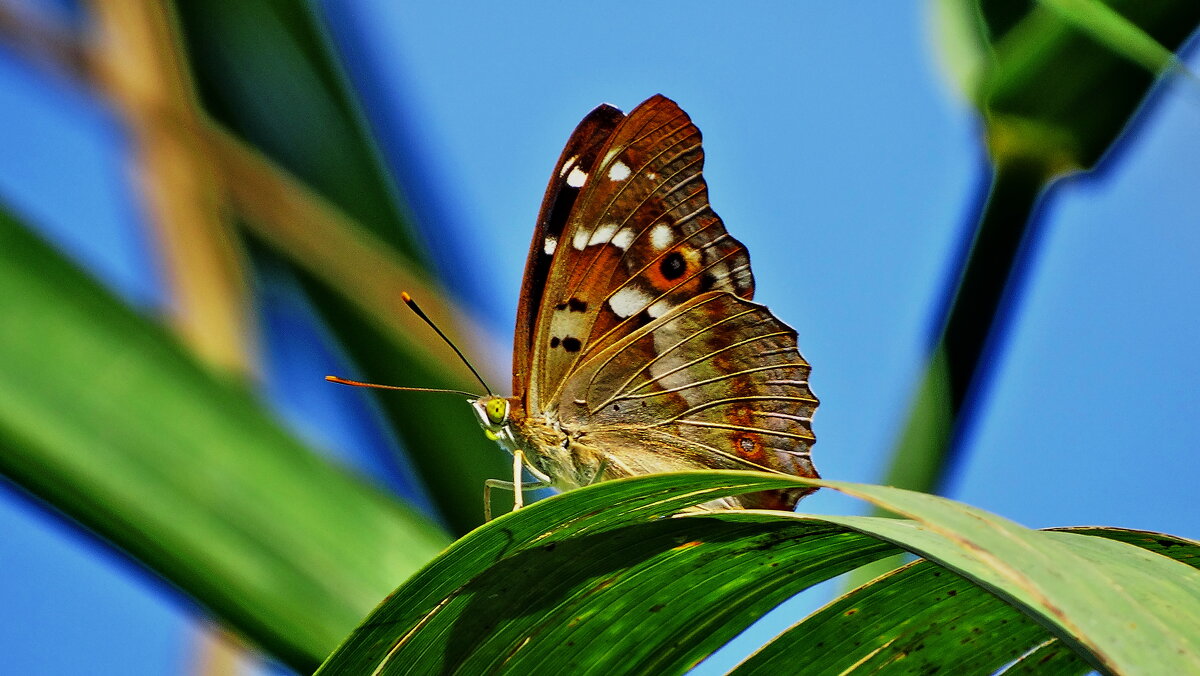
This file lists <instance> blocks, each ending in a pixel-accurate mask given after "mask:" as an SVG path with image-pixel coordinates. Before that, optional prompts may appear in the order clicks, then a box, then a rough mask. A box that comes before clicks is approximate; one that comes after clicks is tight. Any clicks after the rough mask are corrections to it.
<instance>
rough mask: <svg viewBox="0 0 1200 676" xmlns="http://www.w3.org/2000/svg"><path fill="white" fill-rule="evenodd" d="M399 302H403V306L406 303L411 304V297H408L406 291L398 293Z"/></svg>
mask: <svg viewBox="0 0 1200 676" xmlns="http://www.w3.org/2000/svg"><path fill="white" fill-rule="evenodd" d="M400 300H402V301H404V302H405V304H408V303H411V302H412V296H410V295H408V292H407V291H401V292H400Z"/></svg>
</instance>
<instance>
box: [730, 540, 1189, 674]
mask: <svg viewBox="0 0 1200 676" xmlns="http://www.w3.org/2000/svg"><path fill="white" fill-rule="evenodd" d="M1064 530H1066V531H1067V532H1074V533H1079V534H1085V535H1094V536H1096V537H1106V538H1110V539H1114V540H1119V541H1121V542H1127V543H1129V544H1133V545H1137V546H1140V547H1143V548H1144V549H1148V550H1150V551H1154V552H1157V553H1161V554H1163V555H1165V556H1168V557H1170V558H1173V559H1175V560H1177V561H1181V562H1183V563H1186V564H1188V565H1191V566H1192V567H1193V568H1194V567H1197V566H1198V565H1200V558H1198V556H1200V544H1198V543H1195V542H1191V541H1188V540H1184V539H1182V538H1175V537H1172V536H1165V535H1162V534H1159V533H1149V532H1145V531H1130V530H1125V529H1119V528H1076V529H1064ZM1035 647H1036V648H1035ZM1031 648H1033V650H1032V652H1031ZM1018 658H1020V659H1019V660H1018V662H1017V664H1016V665H1014V666H1013V667H1012V668H1010V669H1009V670H1006V671H1005V673H1026V672H1028V673H1054V674H1057V673H1064V674H1074V673H1087V672H1088V671H1090V670H1091V666H1089V665H1088V664H1087V663H1086V662H1084V661H1083V660H1081V659H1080V658H1079V657H1078V656H1077V655H1076V653H1075V652H1074V651H1073V650H1071V649H1070V648H1068V647H1066V646H1064V645H1063V644H1062V642H1061V641H1059V640H1058V639H1054V638H1052V637H1051V636H1050V635H1049V634H1048V633H1047V631H1046V630H1045V629H1044V628H1042V627H1041V626H1040V625H1038V624H1037V623H1035V622H1034V621H1033V620H1032V619H1031V618H1029V617H1028V616H1027V615H1025V614H1024V613H1022V612H1020V611H1019V610H1018V609H1016V608H1014V607H1012V606H1009V605H1007V604H1005V603H1004V602H1003V601H1001V600H1000V599H999V598H997V597H996V596H994V595H992V594H991V593H990V592H987V591H985V590H984V589H982V588H981V587H978V586H975V585H973V584H971V583H970V582H968V581H966V580H964V579H963V578H961V577H960V576H958V575H956V574H954V573H952V572H950V571H948V570H946V569H944V568H942V567H941V566H938V565H936V564H933V563H930V562H928V561H916V562H913V563H911V564H909V565H908V566H905V567H903V568H901V569H898V570H896V571H893V572H892V573H889V574H887V575H883V576H881V577H880V578H878V579H876V580H874V581H872V582H871V583H869V584H866V585H863V586H862V587H859V588H858V589H855V590H853V591H851V592H849V593H847V594H846V595H844V596H843V597H841V598H840V599H837V600H836V601H834V602H832V603H830V604H829V605H827V606H826V607H824V608H822V609H821V610H819V611H818V612H816V613H814V614H813V615H811V616H809V617H808V618H805V619H804V621H802V622H800V623H799V624H797V625H796V626H795V627H793V628H791V629H789V630H788V631H787V632H785V633H784V634H782V635H781V636H779V637H778V638H776V639H775V640H774V641H772V642H771V643H770V644H768V645H767V646H765V647H764V648H763V649H762V650H760V651H759V652H758V653H756V654H755V655H754V656H752V657H751V658H749V659H748V660H747V661H746V662H744V663H743V664H742V665H740V666H739V668H738V670H737V673H739V674H752V673H762V674H778V673H781V672H782V673H786V672H787V671H789V670H792V669H794V668H795V666H796V665H798V664H804V665H810V666H806V668H805V671H806V673H812V674H822V673H828V674H840V673H844V672H845V670H847V669H848V668H850V667H855V668H857V669H863V670H867V671H872V672H873V671H875V670H883V668H884V667H887V668H888V669H889V670H891V671H894V672H899V673H930V670H932V669H934V668H935V667H936V666H938V665H945V664H952V665H954V666H955V669H956V670H957V671H959V672H961V673H995V672H997V671H998V670H1000V669H1001V668H1002V667H1003V666H1004V665H1006V664H1008V663H1010V662H1012V661H1013V660H1017V659H1018ZM811 665H817V666H816V667H814V666H811ZM1014 670H1015V671H1014Z"/></svg>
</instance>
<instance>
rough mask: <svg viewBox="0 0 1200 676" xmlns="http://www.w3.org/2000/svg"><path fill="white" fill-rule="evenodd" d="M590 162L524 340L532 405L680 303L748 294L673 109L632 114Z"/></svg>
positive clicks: (748, 279)
mask: <svg viewBox="0 0 1200 676" xmlns="http://www.w3.org/2000/svg"><path fill="white" fill-rule="evenodd" d="M599 155H600V156H599V157H598V159H596V160H595V163H594V164H593V165H592V166H591V167H590V169H588V170H584V169H582V168H581V170H580V172H579V173H577V174H575V178H576V181H577V182H579V183H581V184H582V185H581V186H580V192H579V195H578V197H577V198H576V199H575V202H574V204H573V208H572V211H571V214H570V216H569V218H568V219H567V222H566V226H565V228H564V230H563V232H562V235H561V236H560V238H559V241H558V244H557V247H556V253H555V256H554V259H553V261H552V263H551V269H550V272H549V275H548V277H547V288H546V290H545V292H544V295H543V296H542V299H541V310H540V312H539V316H538V320H537V323H536V330H535V332H534V334H533V335H534V339H533V347H534V352H535V357H534V359H535V364H534V368H535V370H537V372H538V380H539V382H538V383H537V385H536V386H535V387H536V391H537V392H538V393H539V394H540V398H541V400H542V402H540V403H542V405H549V404H550V402H552V401H553V398H554V396H553V394H554V393H557V392H559V391H560V390H561V389H562V385H563V383H564V382H565V380H566V378H567V375H568V374H569V373H570V372H571V370H572V369H573V368H574V367H575V365H576V364H577V363H578V362H579V360H580V359H581V358H583V357H586V356H587V355H589V354H592V353H595V352H596V351H598V350H601V349H604V347H605V346H606V345H610V344H612V343H614V342H616V341H617V340H619V339H620V338H622V337H623V336H626V335H628V334H630V333H631V332H632V331H634V330H636V329H637V328H639V327H641V326H644V325H645V324H647V323H648V322H650V321H653V320H654V319H655V318H657V317H661V316H662V315H663V314H665V313H666V312H667V311H669V310H670V309H671V308H673V307H677V306H678V305H680V304H681V303H683V302H684V301H686V300H687V299H688V298H691V297H693V296H695V295H697V294H700V293H705V292H708V291H714V290H715V291H729V292H732V293H734V294H736V295H738V296H740V297H743V298H747V299H748V298H751V297H752V296H753V293H754V280H753V277H752V275H751V273H750V259H749V255H748V254H747V253H746V249H745V247H743V246H742V245H741V243H739V242H738V241H737V240H735V239H733V238H732V237H730V236H729V234H728V232H726V230H725V227H724V225H723V224H722V223H721V220H720V218H718V217H717V215H716V214H715V213H714V212H713V210H712V208H711V206H710V205H709V202H708V189H707V186H706V184H705V182H704V178H703V176H702V174H701V170H702V168H703V164H704V153H703V150H702V147H701V142H700V131H699V130H698V129H697V128H696V126H695V125H694V124H692V122H691V120H690V118H688V116H687V114H686V113H684V112H683V111H682V110H681V109H680V108H679V107H678V106H677V105H676V104H675V103H674V102H673V101H671V100H669V99H667V98H665V97H662V96H655V97H653V98H651V99H649V100H647V101H646V102H644V103H643V104H641V105H640V106H638V107H637V108H635V109H634V110H633V111H632V112H630V113H629V115H628V116H627V117H626V118H625V119H624V120H622V121H621V122H620V124H619V125H618V126H617V127H616V129H615V130H614V131H613V132H612V133H611V134H610V136H609V137H608V139H607V141H606V143H605V145H604V146H603V147H602V148H601V149H600V152H599ZM539 351H540V354H539ZM534 403H535V404H537V403H539V402H534Z"/></svg>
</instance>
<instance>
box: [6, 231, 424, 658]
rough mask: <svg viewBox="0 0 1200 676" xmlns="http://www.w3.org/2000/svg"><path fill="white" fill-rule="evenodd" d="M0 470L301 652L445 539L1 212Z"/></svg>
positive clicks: (314, 647) (346, 622)
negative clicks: (299, 437)
mask: <svg viewBox="0 0 1200 676" xmlns="http://www.w3.org/2000/svg"><path fill="white" fill-rule="evenodd" d="M0 251H3V252H4V255H3V256H0V288H3V289H4V293H0V315H2V316H4V318H5V320H4V322H2V323H0V448H2V449H3V452H2V453H0V472H3V473H4V474H5V475H6V476H8V477H9V478H11V479H12V480H14V481H15V482H16V483H18V484H19V485H21V486H22V487H23V488H25V489H26V490H29V491H30V492H32V493H34V494H36V495H38V496H40V497H41V498H42V499H44V500H46V501H47V502H49V503H51V504H52V505H54V507H56V508H57V509H59V510H61V511H63V512H64V513H66V514H67V515H69V516H71V517H72V518H74V519H76V520H77V521H79V522H80V523H82V524H83V525H85V526H86V527H88V528H89V529H91V530H93V531H95V532H96V533H98V534H100V535H101V536H103V537H104V538H105V539H107V540H109V541H110V542H112V543H114V544H115V545H117V546H118V547H120V548H121V549H123V550H124V551H126V552H128V553H129V554H130V555H132V556H133V557H134V558H136V559H138V560H139V561H140V562H142V563H143V564H145V565H146V566H148V567H149V568H150V569H152V570H153V571H155V572H156V573H158V574H159V575H161V576H163V577H164V578H166V579H167V580H169V581H170V582H172V583H173V584H175V585H176V586H178V587H179V588H181V589H182V590H184V591H185V592H187V593H189V594H191V595H192V596H194V597H196V598H197V599H200V600H201V601H202V602H203V603H204V604H205V605H207V606H208V608H209V609H210V610H212V611H213V612H215V613H216V614H217V615H219V616H220V617H222V618H223V619H224V620H225V621H226V622H228V623H229V624H230V625H231V626H232V627H234V628H235V629H237V630H238V631H240V632H242V633H243V634H244V635H246V636H248V637H249V638H251V639H252V640H254V641H255V642H258V643H259V644H261V645H263V646H264V647H266V648H268V649H269V650H270V651H272V652H273V653H274V654H275V655H277V656H279V657H280V658H281V659H284V660H285V661H287V662H288V663H290V664H292V665H294V666H297V667H298V668H311V667H312V666H314V665H315V663H316V662H318V661H319V660H320V658H321V657H323V656H324V655H325V654H327V653H328V651H329V650H330V649H332V648H333V646H334V645H335V644H336V643H337V641H338V640H339V639H340V637H342V636H343V635H344V634H345V632H346V631H348V630H349V629H350V628H352V627H353V626H354V623H355V622H356V621H357V619H358V618H359V617H361V615H362V613H363V612H365V611H366V610H368V609H369V608H370V607H371V606H372V605H374V604H375V603H376V602H377V601H378V599H379V598H380V597H381V596H382V595H383V594H385V593H386V592H387V591H388V590H389V589H391V588H392V587H393V586H395V584H396V583H397V582H399V581H400V580H403V579H404V578H405V577H406V576H408V575H409V574H410V573H411V572H412V571H414V570H415V569H416V568H417V567H418V566H420V565H421V564H423V563H424V562H425V561H426V560H428V558H429V557H431V556H432V555H433V554H434V553H436V552H437V551H438V550H439V549H440V548H441V546H442V545H443V544H444V542H445V536H444V535H443V534H441V533H440V532H439V531H438V530H437V529H436V528H434V527H433V526H431V525H430V524H429V523H428V522H426V521H425V520H424V519H423V518H421V517H420V516H419V515H416V514H414V513H413V512H412V511H411V510H408V509H405V508H403V507H402V506H400V505H398V504H396V503H395V502H394V501H392V500H390V499H388V498H386V497H385V496H383V495H382V494H381V493H380V492H379V491H377V490H375V489H373V488H371V487H369V486H367V485H366V484H364V483H363V482H361V481H358V480H356V479H354V478H352V477H350V476H349V475H348V474H347V473H345V472H344V471H341V470H338V469H336V468H334V467H332V466H331V465H329V464H328V463H326V462H325V461H323V460H321V459H320V458H318V457H317V456H315V455H314V454H313V453H311V452H310V451H308V450H307V449H306V448H304V447H303V445H301V444H300V443H299V442H297V441H296V440H295V439H294V438H292V437H291V436H289V435H288V434H287V433H286V432H285V431H283V430H282V429H281V428H280V427H279V426H278V425H277V424H276V423H275V422H274V421H273V420H272V418H271V417H270V415H269V414H268V413H266V412H265V411H264V410H263V409H262V407H261V405H260V404H259V403H258V402H257V401H256V400H255V399H254V397H253V396H252V395H251V394H250V393H249V392H248V391H247V390H245V389H244V388H243V387H241V386H239V385H238V384H236V383H232V382H229V381H222V380H219V379H217V378H215V377H214V376H213V375H211V374H210V373H209V372H208V371H206V370H204V369H203V368H202V367H201V366H200V365H198V364H197V363H196V362H195V361H194V359H193V358H192V357H191V356H190V355H189V354H188V353H187V351H186V350H185V349H184V348H183V347H182V346H180V345H179V344H178V343H177V342H176V341H175V340H174V339H173V338H172V337H170V336H169V335H168V334H167V333H166V331H165V330H163V329H162V328H161V327H159V326H157V325H155V324H153V323H152V322H150V321H148V320H147V319H145V318H143V317H140V316H138V315H137V314H135V313H134V312H133V311H131V310H130V309H128V308H127V307H125V306H124V305H122V304H121V303H120V302H119V301H117V300H116V299H114V298H113V297H112V296H111V295H109V294H108V293H107V292H106V291H105V290H104V289H102V288H100V286H99V285H97V284H96V283H95V282H94V281H92V280H91V279H90V278H88V277H87V276H86V275H84V274H83V273H81V272H80V271H79V270H77V269H75V268H74V267H73V266H72V265H70V264H69V263H67V262H66V261H65V260H64V259H62V258H61V256H59V255H58V254H57V253H56V252H54V251H53V250H52V249H50V248H49V247H48V246H46V245H45V244H44V243H42V242H41V241H39V240H37V239H36V238H35V237H34V236H33V235H31V234H29V233H28V232H27V231H25V230H24V229H22V228H21V227H20V226H19V225H18V224H17V223H16V222H15V221H14V220H12V218H11V217H9V216H7V215H4V214H0Z"/></svg>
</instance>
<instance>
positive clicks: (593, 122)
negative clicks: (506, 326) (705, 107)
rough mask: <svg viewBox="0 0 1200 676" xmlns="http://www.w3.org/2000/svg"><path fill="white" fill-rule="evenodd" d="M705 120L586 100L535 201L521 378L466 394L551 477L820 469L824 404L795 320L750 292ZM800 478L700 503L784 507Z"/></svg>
mask: <svg viewBox="0 0 1200 676" xmlns="http://www.w3.org/2000/svg"><path fill="white" fill-rule="evenodd" d="M703 161H704V155H703V151H702V150H701V145H700V132H699V130H698V129H696V127H695V125H693V124H692V122H691V120H690V119H689V118H688V116H687V115H686V113H684V112H683V111H682V110H680V109H679V107H678V106H677V105H676V104H675V103H674V102H673V101H671V100H670V99H667V98H665V97H662V96H655V97H652V98H650V99H648V100H647V101H645V102H644V103H642V104H641V105H639V106H638V107H637V108H635V109H634V110H633V111H631V112H630V113H629V114H628V115H625V114H623V113H622V112H621V111H619V110H617V109H616V108H613V107H611V106H600V107H599V108H596V109H595V110H593V111H592V112H591V113H590V114H589V115H588V116H587V117H586V118H584V120H583V121H582V122H581V123H580V124H579V126H578V127H577V128H576V130H575V132H574V133H573V134H572V136H571V138H570V140H569V141H568V142H567V145H566V148H565V149H564V150H563V153H562V156H561V157H560V158H559V161H558V164H557V165H556V168H555V171H554V173H553V174H552V176H551V180H550V185H549V187H548V188H547V191H546V197H545V199H544V201H543V203H542V209H541V213H540V215H539V217H538V224H537V228H536V230H535V232H534V237H533V243H532V245H531V247H530V252H529V258H528V261H527V264H526V269H525V279H524V282H523V285H522V292H521V302H520V309H519V314H518V317H517V329H516V337H515V339H514V358H513V391H514V396H513V397H508V398H502V397H496V396H488V397H483V398H480V399H478V400H476V401H474V402H472V404H473V406H474V408H475V410H476V413H477V414H478V415H479V418H480V423H481V424H482V425H483V427H484V429H485V431H486V432H487V433H488V435H489V436H491V437H492V438H494V439H496V440H497V441H498V442H499V443H500V444H501V446H503V447H504V448H505V449H507V450H509V451H510V452H513V453H514V454H515V457H516V459H517V461H518V464H516V465H514V483H517V482H519V481H520V477H519V470H520V464H519V463H521V462H524V463H525V467H526V468H527V469H529V470H530V472H531V473H532V474H533V475H534V476H535V477H538V478H539V480H541V481H542V482H543V483H547V484H551V485H554V486H556V487H559V488H563V489H569V488H575V487H579V486H584V485H587V484H590V483H593V482H596V481H601V480H606V479H614V478H620V477H626V476H635V475H639V474H648V473H656V472H668V471H681V470H694V469H705V468H708V469H757V470H763V471H775V472H782V473H786V474H791V475H797V476H806V477H816V476H817V473H816V470H815V469H814V468H813V466H812V463H811V461H810V460H809V449H810V446H811V444H812V443H813V441H814V437H813V435H812V430H811V418H812V413H813V410H814V409H815V408H816V406H817V403H818V402H817V399H816V397H814V396H813V394H812V392H811V391H810V390H809V387H808V373H809V366H808V363H807V362H806V361H804V359H803V357H801V356H800V353H799V352H798V351H797V348H796V332H795V331H794V330H793V329H791V328H790V327H788V326H787V325H786V324H784V323H782V322H780V321H779V320H778V319H776V318H775V317H774V315H772V314H771V312H770V311H769V310H768V309H767V308H766V307H764V306H762V305H760V304H757V303H754V302H753V300H752V299H753V295H754V278H753V276H752V275H751V272H750V258H749V254H748V253H747V251H746V248H745V247H744V246H742V244H741V243H740V242H738V241H737V240H736V239H734V238H733V237H732V236H730V235H729V233H728V232H727V231H726V230H725V228H724V225H723V224H722V222H721V219H720V218H718V217H717V215H716V213H714V212H713V210H712V208H711V206H710V205H709V202H708V188H707V185H706V184H705V182H704V179H703V176H702V175H701V168H702V166H703ZM806 492H807V491H805V490H800V489H796V490H787V491H768V492H761V493H754V494H750V495H743V496H738V497H731V498H726V499H724V500H721V501H717V502H714V503H710V504H709V505H706V507H708V508H754V507H762V508H775V509H791V508H792V507H793V506H794V505H795V503H796V501H797V500H798V499H799V498H800V497H802V495H804V494H805V493H806Z"/></svg>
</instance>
